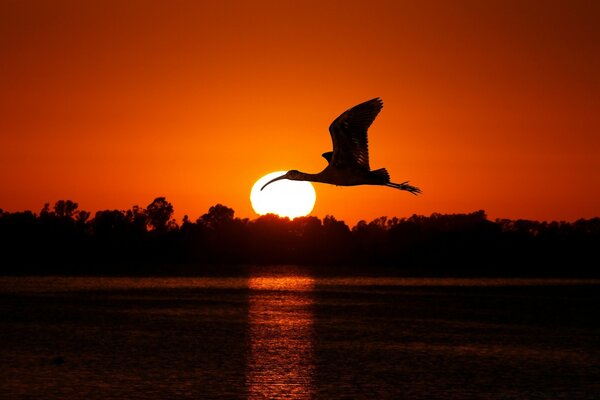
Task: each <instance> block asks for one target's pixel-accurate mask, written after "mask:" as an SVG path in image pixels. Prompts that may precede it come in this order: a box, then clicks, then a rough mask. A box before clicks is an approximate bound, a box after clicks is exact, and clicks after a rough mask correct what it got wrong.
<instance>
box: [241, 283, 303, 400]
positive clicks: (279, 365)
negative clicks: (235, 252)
mask: <svg viewBox="0 0 600 400" xmlns="http://www.w3.org/2000/svg"><path fill="white" fill-rule="evenodd" d="M248 287H249V289H250V308H249V320H250V356H249V360H248V370H247V375H246V384H247V386H248V394H249V398H250V399H280V398H285V399H308V398H311V397H312V393H313V381H312V378H313V370H314V356H313V313H312V304H313V299H312V290H313V288H314V280H313V279H312V278H310V277H304V276H286V277H252V278H250V279H249V282H248Z"/></svg>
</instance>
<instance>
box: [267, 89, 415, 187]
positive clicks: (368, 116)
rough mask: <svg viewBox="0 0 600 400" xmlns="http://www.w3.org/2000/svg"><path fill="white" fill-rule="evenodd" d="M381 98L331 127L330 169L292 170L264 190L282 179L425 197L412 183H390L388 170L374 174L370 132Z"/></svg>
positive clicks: (352, 110) (344, 115) (351, 111)
mask: <svg viewBox="0 0 600 400" xmlns="http://www.w3.org/2000/svg"><path fill="white" fill-rule="evenodd" d="M382 107H383V102H382V101H381V99H379V98H374V99H372V100H369V101H366V102H364V103H361V104H358V105H356V106H354V107H352V108H350V109H348V110H346V111H345V112H343V113H342V114H341V115H340V116H339V117H337V118H336V119H335V120H334V121H333V122H332V123H331V125H330V126H329V133H330V134H331V140H332V142H333V151H331V152H327V153H323V157H324V158H325V159H326V160H327V162H328V165H327V167H325V169H324V170H323V171H321V172H319V173H318V174H308V173H305V172H300V171H296V170H290V171H288V172H287V173H286V174H285V175H282V176H279V177H277V178H275V179H273V180H271V181H269V182H267V183H266V184H265V185H264V186H263V187H262V188H261V190H262V189H264V188H265V187H266V186H267V185H269V184H270V183H272V182H275V181H277V180H280V179H290V180H295V181H311V182H321V183H328V184H331V185H338V186H356V185H383V186H389V187H392V188H395V189H399V190H406V191H408V192H410V193H412V194H415V195H416V194H419V193H421V189H419V188H418V187H416V186H412V185H409V184H408V182H403V183H394V182H390V175H389V174H388V172H387V170H386V169H385V168H381V169H377V170H374V171H371V167H370V166H369V147H368V137H367V131H368V129H369V127H370V126H371V124H372V123H373V121H374V120H375V117H377V114H379V111H381V108H382Z"/></svg>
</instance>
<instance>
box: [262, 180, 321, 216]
mask: <svg viewBox="0 0 600 400" xmlns="http://www.w3.org/2000/svg"><path fill="white" fill-rule="evenodd" d="M283 174H285V171H277V172H271V173H270V174H267V175H265V176H263V177H262V178H260V179H259V180H257V181H256V183H255V184H254V186H252V191H251V192H250V201H251V202H252V207H253V208H254V211H255V212H256V213H257V214H259V215H264V214H269V213H271V214H277V215H279V216H280V217H288V218H296V217H302V216H305V215H308V214H309V213H310V212H311V211H312V209H313V207H314V206H315V201H316V199H317V195H316V193H315V189H314V188H313V185H312V184H311V183H310V182H300V181H290V180H287V179H282V180H280V181H277V182H274V183H272V184H271V185H269V186H267V187H266V188H265V189H264V190H260V189H261V188H262V187H263V186H264V185H265V184H266V183H267V182H269V181H270V180H271V179H273V178H276V177H278V176H281V175H283Z"/></svg>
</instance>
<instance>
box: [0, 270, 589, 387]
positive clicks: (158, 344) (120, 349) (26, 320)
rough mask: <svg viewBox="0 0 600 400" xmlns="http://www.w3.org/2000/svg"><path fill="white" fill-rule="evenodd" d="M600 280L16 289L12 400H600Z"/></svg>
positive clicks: (41, 284)
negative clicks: (277, 399) (518, 399)
mask: <svg viewBox="0 0 600 400" xmlns="http://www.w3.org/2000/svg"><path fill="white" fill-rule="evenodd" d="M599 288H600V282H598V281H590V280H553V279H545V280H536V279H435V278H410V279H407V278H389V277H386V278H383V277H368V276H362V277H331V276H329V277H315V276H312V275H311V274H309V273H308V272H307V271H306V270H303V269H301V268H294V267H291V268H286V269H285V271H284V273H272V272H265V271H264V270H260V269H256V270H251V273H250V274H249V276H245V277H195V278H92V277H78V278H53V277H22V278H0V355H1V356H0V357H1V363H0V388H1V389H2V393H3V394H4V395H7V396H8V398H15V399H19V398H44V399H64V398H74V399H108V398H120V399H122V398H128V399H129V398H132V399H138V398H139V399H148V398H189V399H203V398H206V399H210V398H215V399H216V398H226V399H246V398H250V399H263V398H264V399H276V398H287V399H311V398H314V399H338V398H339V399H341V398H347V399H375V398H380V399H449V398H458V399H465V398H473V399H475V398H477V399H479V398H482V399H483V398H485V399H514V398H527V399H561V398H564V399H596V398H599V397H600V384H599V382H600V369H599V366H600V351H599V350H600V340H599V337H600V321H599V319H598V317H599V313H598V305H599V304H600V302H599V301H598V300H599V299H600V292H599V291H598V289H599Z"/></svg>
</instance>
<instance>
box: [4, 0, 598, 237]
mask: <svg viewBox="0 0 600 400" xmlns="http://www.w3.org/2000/svg"><path fill="white" fill-rule="evenodd" d="M599 20H600V2H593V1H592V2H584V1H572V2H571V1H568V2H567V1H558V0H556V1H555V0H550V1H527V2H523V3H519V4H516V3H515V4H513V3H506V2H472V1H458V2H447V1H427V2H408V1H396V0H389V1H387V0H381V1H376V2H375V3H370V2H364V1H355V0H344V1H338V0H334V1H326V2H315V1H307V0H303V1H299V2H290V1H283V2H282V1H273V0H258V1H252V2H236V4H235V6H232V4H231V3H230V2H218V1H180V2H175V3H172V2H164V1H156V0H149V1H144V2H142V3H140V2H130V1H122V2H121V1H116V2H115V1H108V2H87V1H84V2H63V1H57V2H54V1H52V2H49V1H38V0H33V1H5V2H2V3H1V4H0V26H1V27H2V35H1V37H2V38H3V39H2V45H1V46H0V59H1V60H2V65H1V66H0V71H1V73H0V87H2V96H0V138H1V139H2V145H1V146H0V181H1V182H2V185H1V187H0V208H2V209H4V210H7V211H11V212H12V211H21V210H33V211H34V212H39V210H40V209H41V208H42V207H43V205H44V203H46V202H48V203H51V204H53V203H54V202H55V201H57V200H59V199H70V200H73V201H75V202H77V203H78V204H79V205H80V208H82V209H85V210H89V211H90V212H92V215H93V213H94V212H95V211H97V210H105V209H120V210H123V209H127V208H130V207H131V206H133V205H140V206H144V205H146V204H148V203H150V202H151V201H152V199H154V198H156V197H158V196H164V197H166V198H167V199H168V200H169V201H170V202H172V203H173V205H174V209H175V218H176V219H177V220H178V221H181V218H182V217H183V215H188V216H189V217H190V218H191V219H192V220H195V219H196V218H197V217H199V216H200V215H202V214H203V213H205V212H206V211H207V210H208V209H209V207H211V206H213V205H215V204H217V203H221V204H224V205H226V206H228V207H231V208H233V209H234V210H235V212H236V216H239V217H240V218H245V217H248V218H251V217H254V216H255V213H254V211H253V208H252V206H251V204H250V202H249V201H248V188H249V187H251V186H252V184H253V183H254V182H255V180H256V179H257V177H259V176H261V175H262V174H264V173H265V171H272V170H275V169H278V170H290V169H298V170H300V171H306V172H312V173H316V172H319V171H321V170H322V169H323V168H324V167H325V165H326V164H325V160H324V159H323V158H322V157H321V154H322V153H323V152H326V151H331V148H332V143H331V138H330V137H329V132H328V126H329V124H330V123H331V121H332V120H333V119H334V118H335V117H336V116H337V115H339V113H340V112H342V111H343V110H345V109H347V108H348V107H351V106H353V105H355V104H357V103H359V102H362V101H365V100H368V99H371V98H373V97H381V98H382V100H383V101H384V108H383V109H382V111H381V113H380V115H379V116H378V117H377V120H376V121H375V122H374V123H373V125H372V127H371V128H370V130H369V151H370V157H371V159H370V162H371V167H372V168H373V169H377V168H383V167H385V168H387V169H388V171H389V173H390V175H391V178H392V181H394V182H403V181H410V182H414V183H415V184H418V186H419V187H421V188H422V189H423V193H424V194H423V195H422V196H418V197H415V196H407V195H406V193H400V192H397V191H392V190H389V189H386V188H381V187H350V188H347V187H343V188H342V187H335V186H331V185H322V184H319V185H315V188H316V190H317V192H318V197H319V200H318V202H317V203H316V205H315V208H314V210H313V211H312V213H311V215H314V216H317V217H320V218H323V217H324V216H326V215H335V216H336V217H337V218H339V219H342V220H344V221H346V222H347V223H348V224H351V225H352V224H355V223H356V222H357V221H358V220H360V219H365V220H371V219H374V218H377V217H380V216H384V215H386V216H398V217H408V216H410V215H413V214H419V215H430V214H432V213H436V212H439V213H461V212H472V211H475V210H480V209H483V210H485V211H486V213H487V214H488V215H489V216H490V218H492V219H494V218H513V219H517V218H526V219H537V220H570V221H572V220H575V219H578V218H590V217H594V216H597V215H598V211H599V209H598V204H600V172H599V171H600V134H599V132H600V117H599V113H598V110H599V109H600V74H598V71H600V56H599V54H600V48H599V46H600V28H599V26H600V25H599V24H598V21H599Z"/></svg>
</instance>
